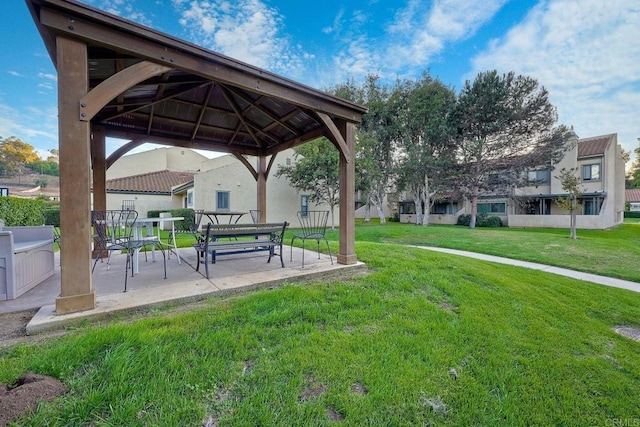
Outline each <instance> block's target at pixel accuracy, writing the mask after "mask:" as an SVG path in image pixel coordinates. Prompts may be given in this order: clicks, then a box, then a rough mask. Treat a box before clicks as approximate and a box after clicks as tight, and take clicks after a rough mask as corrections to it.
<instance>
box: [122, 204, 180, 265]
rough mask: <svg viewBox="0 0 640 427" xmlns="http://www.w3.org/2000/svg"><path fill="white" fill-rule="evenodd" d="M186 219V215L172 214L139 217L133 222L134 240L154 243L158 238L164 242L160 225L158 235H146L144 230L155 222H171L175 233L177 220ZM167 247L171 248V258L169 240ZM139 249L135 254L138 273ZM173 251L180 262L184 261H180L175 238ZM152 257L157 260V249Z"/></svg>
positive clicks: (134, 260)
mask: <svg viewBox="0 0 640 427" xmlns="http://www.w3.org/2000/svg"><path fill="white" fill-rule="evenodd" d="M183 219H184V217H182V216H172V217H166V218H138V219H136V222H135V223H134V224H133V239H134V240H148V241H149V242H150V243H149V244H151V245H152V244H153V241H154V240H157V241H158V242H159V243H160V244H163V242H162V240H161V238H160V228H161V227H158V235H157V236H148V235H147V236H145V235H144V232H143V230H144V229H145V228H146V227H147V226H148V225H153V223H154V222H165V221H166V222H170V223H171V232H172V233H175V222H176V221H182V220H183ZM167 247H168V248H169V250H168V252H169V254H168V255H169V258H171V250H172V249H171V244H170V243H169V242H167ZM139 252H140V250H139V249H136V251H135V252H134V254H133V273H134V274H137V273H138V258H139ZM173 252H174V253H175V254H176V258H178V264H182V262H181V261H180V255H179V254H178V245H177V243H176V239H173ZM151 259H152V260H153V261H155V260H156V253H155V251H152V252H151Z"/></svg>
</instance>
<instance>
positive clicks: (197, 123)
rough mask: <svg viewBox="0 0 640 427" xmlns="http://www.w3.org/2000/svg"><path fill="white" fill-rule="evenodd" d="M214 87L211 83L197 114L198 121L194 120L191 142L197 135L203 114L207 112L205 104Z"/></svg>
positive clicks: (207, 102)
mask: <svg viewBox="0 0 640 427" xmlns="http://www.w3.org/2000/svg"><path fill="white" fill-rule="evenodd" d="M214 86H215V82H211V84H210V85H209V88H208V89H207V94H206V95H205V97H204V101H203V102H202V105H201V107H200V113H199V114H198V119H197V120H196V123H195V125H194V126H193V132H192V133H191V141H193V140H194V139H195V137H196V135H197V134H198V129H199V128H200V124H201V123H202V118H203V117H204V113H205V112H206V111H207V104H209V99H210V98H211V94H212V93H213V88H214Z"/></svg>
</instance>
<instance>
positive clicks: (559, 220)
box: [509, 215, 609, 229]
mask: <svg viewBox="0 0 640 427" xmlns="http://www.w3.org/2000/svg"><path fill="white" fill-rule="evenodd" d="M570 221H571V218H570V216H569V215H509V227H525V228H526V227H544V228H567V229H568V228H569V227H570V226H571V224H570ZM576 225H577V228H586V229H603V228H609V227H607V226H606V225H605V224H604V221H603V217H602V215H578V216H577V217H576Z"/></svg>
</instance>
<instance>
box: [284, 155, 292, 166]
mask: <svg viewBox="0 0 640 427" xmlns="http://www.w3.org/2000/svg"><path fill="white" fill-rule="evenodd" d="M285 164H286V165H287V166H291V157H287V158H286V160H285Z"/></svg>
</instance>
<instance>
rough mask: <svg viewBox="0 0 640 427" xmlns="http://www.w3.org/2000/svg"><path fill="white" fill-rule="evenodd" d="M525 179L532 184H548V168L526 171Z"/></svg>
mask: <svg viewBox="0 0 640 427" xmlns="http://www.w3.org/2000/svg"><path fill="white" fill-rule="evenodd" d="M527 180H528V181H529V182H530V183H532V184H548V183H549V171H548V170H536V171H529V172H527Z"/></svg>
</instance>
